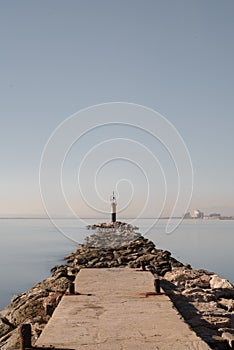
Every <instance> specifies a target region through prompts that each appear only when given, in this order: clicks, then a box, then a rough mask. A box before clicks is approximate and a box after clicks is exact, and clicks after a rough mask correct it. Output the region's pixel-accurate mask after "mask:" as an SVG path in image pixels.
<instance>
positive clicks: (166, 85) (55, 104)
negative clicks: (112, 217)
mask: <svg viewBox="0 0 234 350" xmlns="http://www.w3.org/2000/svg"><path fill="white" fill-rule="evenodd" d="M233 18H234V2H233V1H231V0H223V1H217V0H205V1H204V0H196V1H191V0H189V1H188V0H176V1H173V0H170V1H169V0H163V1H158V0H153V1H151V0H146V1H139V0H134V1H133V0H124V1H123V0H118V1H113V0H111V1H110V0H106V1H105V0H99V1H91V0H87V1H79V0H76V1H73V0H49V1H45V0H40V1H39V0H34V1H25V0H21V1H14V0H7V1H5V0H1V1H0V43H1V46H0V47H1V55H0V98H1V103H0V121H1V128H0V157H1V181H0V194H1V202H0V217H5V216H29V217H31V216H45V215H46V211H47V213H48V211H49V214H51V211H52V212H53V213H52V214H53V215H55V216H56V215H58V216H69V215H70V214H71V212H72V213H73V214H74V213H75V214H76V215H78V216H96V215H99V211H103V213H104V215H105V213H106V211H108V210H109V195H110V194H111V192H112V190H113V189H114V190H116V192H117V194H118V210H120V211H121V215H122V216H126V217H127V216H131V217H132V216H135V215H139V213H141V210H142V208H143V207H144V204H145V203H146V202H147V198H146V197H147V193H148V192H150V198H149V202H147V203H148V204H147V208H146V210H145V211H144V212H143V213H141V214H140V215H143V216H155V215H158V214H159V213H160V212H161V209H162V214H163V215H170V214H171V213H172V207H173V205H174V204H173V203H175V201H176V194H177V190H178V178H177V177H178V176H177V175H178V174H177V173H176V171H175V170H176V167H175V164H173V159H171V157H170V154H169V153H168V152H167V150H166V149H165V147H163V146H162V144H161V143H160V142H159V140H158V139H157V140H156V139H154V140H153V139H152V137H151V136H150V135H149V133H147V132H146V131H145V130H143V129H139V128H137V127H136V125H138V123H141V124H142V125H144V123H145V128H146V129H147V130H151V129H152V130H153V129H154V127H155V122H154V121H152V120H151V119H150V118H151V117H148V114H147V113H149V110H154V111H156V112H158V113H160V115H161V116H162V118H164V119H163V120H164V122H165V123H166V124H167V127H168V128H170V127H169V125H173V126H174V127H175V129H176V130H177V132H178V134H177V133H176V131H175V133H174V136H175V141H176V142H177V141H178V140H179V136H178V135H180V136H181V137H182V139H183V140H184V142H185V145H186V147H187V149H188V152H189V154H190V157H191V162H192V166H193V175H194V177H193V194H192V198H191V203H190V204H188V209H195V208H199V209H200V210H202V211H204V212H205V213H211V212H221V213H222V214H224V215H234V203H233V196H234V186H233V178H234V163H233V149H234V138H233V133H234V104H233V97H234V96H233V95H234V69H233V68H234V67H233V66H234V63H233V62H234V21H233ZM111 102H122V105H123V107H124V108H125V107H126V110H127V111H128V112H129V114H126V116H125V118H126V122H128V118H130V119H131V120H133V121H134V123H133V124H134V126H132V127H128V126H127V125H126V124H122V125H116V124H114V123H116V122H118V121H119V119H118V118H120V119H121V118H122V115H121V116H120V114H117V113H115V111H116V106H117V107H118V104H112V105H111V104H110V103H111ZM124 103H125V105H124ZM102 104H106V105H103V107H100V108H101V109H99V107H96V109H95V107H93V108H92V107H91V106H94V105H98V106H100V105H101V106H102ZM134 104H136V105H138V106H139V107H138V108H136V109H135V110H134V108H130V109H131V111H130V110H128V108H129V106H130V107H134ZM122 105H121V106H122ZM106 106H108V107H109V106H111V109H110V110H109V114H108V115H109V117H108V115H106V117H105V118H106V119H105V118H104V119H105V123H107V124H108V122H109V125H105V126H104V125H103V124H102V123H103V122H104V119H103V120H102V113H104V114H105V113H106ZM140 106H145V107H146V109H144V111H143V109H142V108H143V107H140ZM89 107H91V111H95V113H97V114H96V115H95V113H91V115H87V114H86V113H85V112H83V113H82V112H81V114H79V113H78V112H79V111H81V110H86V109H87V108H89ZM147 108H148V110H147ZM117 110H118V108H117ZM137 111H140V112H142V114H141V116H139V115H137V113H138V112H137ZM122 112H123V111H122ZM122 112H121V113H122ZM123 113H124V112H123ZM70 116H73V119H75V120H76V123H77V124H76V126H75V128H74V129H73V132H72V130H70V131H69V132H68V131H67V130H66V126H67V122H66V121H67V120H69V119H67V118H68V117H70ZM108 118H109V119H108ZM134 118H135V119H134ZM155 120H157V117H156V119H155ZM97 121H99V125H101V128H96V129H95V130H92V131H90V132H89V133H87V135H85V136H84V137H83V138H82V139H80V140H75V138H74V137H76V136H77V135H78V134H79V133H80V130H85V129H87V128H89V127H90V126H92V125H94V124H95V122H97ZM167 121H168V123H167ZM122 122H123V120H122ZM61 123H63V124H61ZM111 123H112V124H111ZM59 125H62V126H63V127H62V128H61V126H60V127H59ZM95 125H96V124H95ZM56 128H57V129H56ZM156 129H157V125H156ZM56 130H57V131H56ZM59 131H61V132H62V133H63V136H64V135H66V137H67V135H70V136H69V137H70V142H71V140H72V139H73V138H74V140H75V141H74V142H75V143H74V145H72V147H71V148H69V147H70V146H71V145H70V146H69V142H68V143H67V144H65V143H63V142H61V143H60V141H59V140H57V142H58V147H57V148H54V152H55V153H54V154H51V157H52V158H53V157H54V160H53V161H51V162H49V161H48V159H47V162H48V163H47V168H46V169H44V168H43V169H42V170H43V171H44V172H43V174H42V180H43V184H41V186H42V187H43V188H42V189H41V188H40V185H39V168H40V162H41V157H42V155H43V150H44V147H45V145H46V143H47V141H48V139H49V138H50V137H51V134H52V133H54V134H53V135H55V136H56V135H57V134H56V133H59ZM73 134H74V135H73ZM71 135H73V136H71ZM168 135H170V133H168ZM157 136H158V135H157ZM164 136H165V135H164ZM121 137H122V138H124V140H122V141H121V140H120V138H121ZM165 138H167V139H166V141H165V142H166V144H167V143H170V142H171V138H170V137H169V136H168V137H166V136H165ZM127 139H132V140H133V141H131V142H130V141H127ZM50 140H51V139H50ZM108 140H109V141H108ZM110 142H111V143H110ZM137 142H138V143H137ZM178 142H180V141H178ZM100 143H101V145H99V144H100ZM47 145H48V144H47ZM59 145H60V146H61V147H60V146H59ZM62 145H64V147H68V149H66V150H65V149H63V150H62ZM49 146H50V144H49ZM164 146H165V144H164ZM177 146H178V143H176V144H175V147H174V149H173V145H172V143H171V145H170V147H171V149H173V151H175V149H176V147H177ZM178 147H179V146H178ZM178 149H180V148H178ZM59 150H61V152H64V151H67V150H70V151H69V152H68V155H67V157H66V159H65V162H64V165H65V166H64V171H63V180H64V183H63V186H62V189H63V192H62V191H61V186H60V189H59V191H61V193H60V197H61V196H62V195H64V194H65V197H66V203H67V202H68V204H69V205H68V206H67V208H66V209H65V208H64V203H63V205H61V206H60V203H59V201H57V199H58V198H57V197H56V195H57V191H58V188H57V187H56V186H57V185H58V183H59V179H58V178H57V177H58V176H59V175H58V171H57V172H56V170H55V167H56V166H58V164H56V159H57V158H56V157H57V156H56V152H59ZM145 150H146V153H147V154H145V153H143V151H145ZM91 151H92V152H91ZM185 151H186V150H185V149H184V150H181V159H180V160H178V162H179V168H180V170H181V171H182V172H183V171H184V170H183V161H182V155H184V153H183V152H185ZM48 152H49V151H48ZM150 152H152V153H153V155H154V156H155V157H156V158H158V160H159V162H158V163H157V162H156V161H155V160H154V161H153V160H152V159H153V158H150V156H152V154H151V153H150ZM89 157H91V158H90V159H89ZM124 157H126V158H127V160H126V159H125V160H124ZM178 157H179V155H178ZM58 158H59V157H58ZM179 158H180V157H179ZM179 158H178V159H179ZM185 158H186V155H185ZM50 159H51V158H50ZM84 160H85V161H86V164H85V162H83V161H84ZM107 160H110V161H109V163H108V164H107V166H106V165H105V166H104V167H102V166H101V165H102V164H103V162H104V163H105V162H106V161H107ZM185 163H186V164H185V165H184V168H186V166H189V165H188V159H187V158H186V160H185ZM81 164H82V165H85V166H84V167H83V170H82V171H81V173H80V177H79V176H78V175H79V169H80V168H79V167H80V165H81ZM139 164H140V165H139ZM152 164H154V166H153V165H152ZM100 167H101V168H100ZM57 170H58V169H57ZM60 170H61V169H60ZM162 170H163V171H162ZM163 172H164V173H165V174H166V175H165V177H166V184H167V193H166V201H165V203H164V197H165V181H164V180H165V177H164V176H163ZM94 174H96V175H97V179H96V180H97V186H96V187H95V180H94V178H93V175H94ZM186 174H187V176H188V177H189V176H190V178H188V179H187V182H186ZM186 174H183V175H181V176H182V178H183V181H182V182H181V187H180V192H181V193H182V196H183V195H184V194H185V193H187V192H186V191H188V187H189V182H190V180H191V173H189V172H188V173H186ZM60 175H61V174H60ZM55 177H56V180H55ZM57 180H58V181H57ZM186 186H187V187H186ZM41 192H42V195H44V197H43V200H42V197H41ZM82 195H83V197H82ZM188 197H189V196H188V195H187V198H186V200H185V202H186V203H187V202H189V198H188ZM61 198H62V197H61ZM47 201H49V204H48V203H47ZM163 203H164V204H165V205H164V206H163ZM87 204H88V205H87ZM48 207H50V208H49V209H48ZM52 207H53V208H52ZM90 207H92V208H93V209H90ZM71 208H72V210H70V209H71ZM94 208H95V209H94ZM183 212H184V206H183V205H180V204H178V206H177V208H176V210H175V212H174V214H176V215H180V214H181V215H182V214H183Z"/></svg>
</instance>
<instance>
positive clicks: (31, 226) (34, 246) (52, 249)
mask: <svg viewBox="0 0 234 350" xmlns="http://www.w3.org/2000/svg"><path fill="white" fill-rule="evenodd" d="M96 221H97V220H88V222H81V221H79V222H78V221H77V220H57V222H56V223H57V225H58V226H59V228H60V230H61V231H63V233H61V232H59V231H58V229H57V228H56V227H55V226H54V225H53V224H52V223H51V222H50V220H48V219H0V310H1V309H2V308H3V307H5V306H6V305H7V304H8V303H9V302H10V299H11V297H12V296H13V295H14V294H18V293H21V292H24V291H26V290H27V289H28V288H30V287H31V286H32V285H33V284H35V283H37V282H38V281H40V280H42V279H44V278H46V277H48V276H49V275H50V269H51V268H52V267H53V266H55V265H57V264H62V263H63V258H64V256H66V255H67V254H69V253H70V252H71V251H73V250H74V249H75V248H76V246H77V243H82V242H83V239H84V237H85V236H86V235H87V234H90V233H91V232H90V231H87V230H86V229H85V225H86V224H87V223H94V222H96ZM128 221H130V220H128ZM153 223H154V221H153V220H151V219H141V220H138V221H136V222H134V224H136V225H138V226H139V227H140V232H143V233H144V235H145V236H146V237H147V238H149V239H150V240H152V241H153V242H154V243H155V244H156V246H157V247H158V248H162V249H167V250H169V251H171V252H172V255H173V256H174V257H175V258H177V259H178V260H180V261H182V262H185V263H189V264H191V265H192V267H194V268H204V269H207V270H210V271H215V272H216V273H218V274H219V275H221V276H222V277H224V278H227V279H229V280H230V281H231V282H232V283H234V270H233V263H234V256H233V245H234V221H203V220H184V221H183V222H182V223H181V224H180V226H179V227H178V228H177V229H176V230H175V231H174V232H173V233H172V234H170V235H167V234H166V233H165V226H166V223H167V221H166V220H159V221H158V222H157V224H156V225H155V226H154V227H152V228H151V229H149V228H150V227H151V225H152V224H153Z"/></svg>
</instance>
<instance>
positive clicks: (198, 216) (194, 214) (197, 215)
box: [191, 209, 204, 219]
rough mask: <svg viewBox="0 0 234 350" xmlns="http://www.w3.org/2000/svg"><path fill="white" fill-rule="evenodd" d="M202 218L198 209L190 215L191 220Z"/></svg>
mask: <svg viewBox="0 0 234 350" xmlns="http://www.w3.org/2000/svg"><path fill="white" fill-rule="evenodd" d="M203 217H204V213H203V212H202V211H200V210H198V209H195V210H194V211H193V212H192V214H191V218H192V219H203Z"/></svg>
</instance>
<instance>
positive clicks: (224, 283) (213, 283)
mask: <svg viewBox="0 0 234 350" xmlns="http://www.w3.org/2000/svg"><path fill="white" fill-rule="evenodd" d="M210 288H211V289H219V288H233V285H232V284H231V283H230V282H229V281H228V280H226V279H224V278H221V277H219V276H218V275H213V276H211V279H210Z"/></svg>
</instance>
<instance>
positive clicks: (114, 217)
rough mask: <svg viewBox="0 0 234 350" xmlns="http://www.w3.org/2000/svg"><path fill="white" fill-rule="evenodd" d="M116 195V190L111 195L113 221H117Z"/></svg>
mask: <svg viewBox="0 0 234 350" xmlns="http://www.w3.org/2000/svg"><path fill="white" fill-rule="evenodd" d="M116 206H117V202H116V196H115V192H114V191H113V193H112V196H111V222H116Z"/></svg>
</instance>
